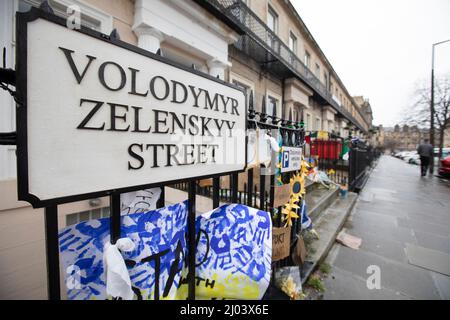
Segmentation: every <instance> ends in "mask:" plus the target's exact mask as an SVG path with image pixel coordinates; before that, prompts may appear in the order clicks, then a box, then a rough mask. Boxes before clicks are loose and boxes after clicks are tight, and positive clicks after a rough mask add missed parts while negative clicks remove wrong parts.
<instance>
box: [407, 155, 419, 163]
mask: <svg viewBox="0 0 450 320" xmlns="http://www.w3.org/2000/svg"><path fill="white" fill-rule="evenodd" d="M408 163H411V164H417V165H420V156H419V155H418V154H414V155H412V156H411V157H410V158H409V159H408Z"/></svg>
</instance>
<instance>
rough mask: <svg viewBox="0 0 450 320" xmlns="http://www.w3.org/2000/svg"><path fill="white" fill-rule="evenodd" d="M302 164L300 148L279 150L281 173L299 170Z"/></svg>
mask: <svg viewBox="0 0 450 320" xmlns="http://www.w3.org/2000/svg"><path fill="white" fill-rule="evenodd" d="M301 162H302V148H295V147H284V146H283V147H282V148H281V172H290V171H296V170H300V165H301Z"/></svg>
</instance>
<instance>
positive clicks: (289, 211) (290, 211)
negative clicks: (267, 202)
mask: <svg viewBox="0 0 450 320" xmlns="http://www.w3.org/2000/svg"><path fill="white" fill-rule="evenodd" d="M297 208H298V205H296V204H295V203H293V202H292V198H291V201H289V202H288V203H286V204H285V205H284V207H283V209H282V210H281V213H282V214H283V215H284V218H283V220H285V221H286V224H285V227H287V226H289V227H290V226H292V219H298V214H297V213H296V212H295V209H297Z"/></svg>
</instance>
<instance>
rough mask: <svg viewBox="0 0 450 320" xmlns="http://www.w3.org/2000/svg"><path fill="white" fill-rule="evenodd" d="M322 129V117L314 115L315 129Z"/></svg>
mask: <svg viewBox="0 0 450 320" xmlns="http://www.w3.org/2000/svg"><path fill="white" fill-rule="evenodd" d="M321 130H322V119H320V118H319V117H316V124H315V131H321Z"/></svg>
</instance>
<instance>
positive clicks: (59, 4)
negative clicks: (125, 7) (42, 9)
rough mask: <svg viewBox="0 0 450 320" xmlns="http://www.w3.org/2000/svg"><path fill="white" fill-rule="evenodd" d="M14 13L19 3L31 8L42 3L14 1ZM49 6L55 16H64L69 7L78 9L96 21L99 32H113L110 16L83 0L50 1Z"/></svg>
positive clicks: (26, 0)
mask: <svg viewBox="0 0 450 320" xmlns="http://www.w3.org/2000/svg"><path fill="white" fill-rule="evenodd" d="M14 1H15V11H17V10H18V8H19V1H23V2H26V3H28V4H30V5H33V6H39V5H40V3H41V2H42V1H40V0H14ZM50 5H51V6H53V10H54V11H55V14H64V13H65V12H64V11H65V10H67V8H68V7H69V6H71V5H76V6H78V7H80V10H81V14H82V15H84V16H87V17H89V18H90V19H92V20H95V21H98V23H99V25H100V30H98V31H100V32H101V33H104V34H110V33H111V31H112V30H113V25H114V19H113V17H112V16H111V15H110V14H107V13H106V12H104V11H102V10H100V9H98V8H96V7H95V6H93V5H91V4H90V3H87V2H86V1H84V0H51V1H50Z"/></svg>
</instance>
